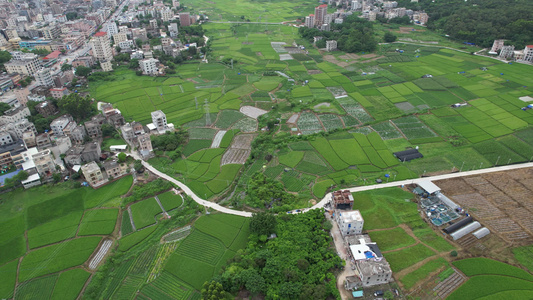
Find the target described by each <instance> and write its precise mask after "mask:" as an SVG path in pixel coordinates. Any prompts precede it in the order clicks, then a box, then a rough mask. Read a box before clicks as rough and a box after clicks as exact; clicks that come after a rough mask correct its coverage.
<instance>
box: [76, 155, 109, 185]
mask: <svg viewBox="0 0 533 300" xmlns="http://www.w3.org/2000/svg"><path fill="white" fill-rule="evenodd" d="M81 172H82V173H83V176H84V177H85V180H87V182H88V183H89V184H90V185H91V186H92V187H95V186H99V185H101V184H102V183H104V174H103V173H102V170H100V167H99V166H98V165H97V164H96V163H95V162H94V161H92V162H90V163H88V164H85V165H83V166H81Z"/></svg>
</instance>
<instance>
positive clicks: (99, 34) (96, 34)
mask: <svg viewBox="0 0 533 300" xmlns="http://www.w3.org/2000/svg"><path fill="white" fill-rule="evenodd" d="M104 35H107V33H105V32H103V31H100V32H97V33H95V34H94V36H104Z"/></svg>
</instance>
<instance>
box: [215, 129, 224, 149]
mask: <svg viewBox="0 0 533 300" xmlns="http://www.w3.org/2000/svg"><path fill="white" fill-rule="evenodd" d="M226 132H227V131H226V130H220V131H219V132H217V134H216V135H215V138H214V139H213V143H211V148H218V147H220V142H222V138H223V137H224V135H225V134H226Z"/></svg>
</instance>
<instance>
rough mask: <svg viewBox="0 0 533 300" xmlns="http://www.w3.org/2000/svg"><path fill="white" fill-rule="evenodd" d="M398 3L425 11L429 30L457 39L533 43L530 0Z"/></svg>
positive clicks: (407, 0)
mask: <svg viewBox="0 0 533 300" xmlns="http://www.w3.org/2000/svg"><path fill="white" fill-rule="evenodd" d="M398 6H403V7H407V8H410V9H413V10H424V11H426V13H428V15H429V21H428V24H427V27H428V28H429V29H432V30H436V31H439V32H441V33H443V34H448V35H449V36H450V37H451V38H453V39H455V40H458V41H461V42H467V43H474V44H476V45H479V46H482V47H490V46H491V45H492V42H493V41H494V40H495V39H507V40H508V42H507V43H508V44H510V45H515V46H516V48H517V49H522V48H524V47H525V46H526V45H528V44H532V43H533V1H531V0H468V1H465V0H445V1H431V0H420V1H419V2H418V3H411V1H410V0H399V1H398Z"/></svg>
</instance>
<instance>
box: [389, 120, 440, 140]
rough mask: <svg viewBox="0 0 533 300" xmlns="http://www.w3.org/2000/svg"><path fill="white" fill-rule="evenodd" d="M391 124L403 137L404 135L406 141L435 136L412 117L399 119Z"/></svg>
mask: <svg viewBox="0 0 533 300" xmlns="http://www.w3.org/2000/svg"><path fill="white" fill-rule="evenodd" d="M392 122H393V123H394V125H396V127H398V129H400V130H401V131H402V133H403V135H405V137H406V138H407V139H408V140H412V139H420V138H431V137H436V136H437V135H436V134H435V133H434V132H433V131H431V129H429V128H428V127H427V126H426V125H425V124H424V123H422V122H421V121H420V120H419V119H418V118H417V117H414V116H409V117H404V118H399V119H396V120H393V121H392Z"/></svg>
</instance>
